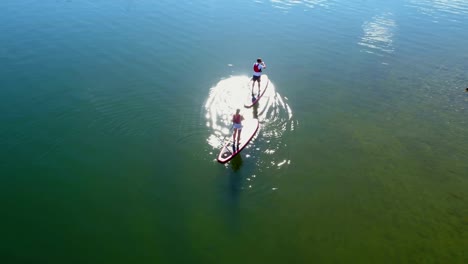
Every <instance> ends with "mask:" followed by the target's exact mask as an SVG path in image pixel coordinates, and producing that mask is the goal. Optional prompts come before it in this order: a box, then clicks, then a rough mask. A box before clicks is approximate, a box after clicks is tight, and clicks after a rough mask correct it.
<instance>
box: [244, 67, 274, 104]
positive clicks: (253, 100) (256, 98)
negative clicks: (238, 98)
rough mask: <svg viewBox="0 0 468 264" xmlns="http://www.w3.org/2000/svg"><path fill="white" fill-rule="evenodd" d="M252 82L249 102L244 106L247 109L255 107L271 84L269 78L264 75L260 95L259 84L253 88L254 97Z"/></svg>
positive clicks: (250, 83)
mask: <svg viewBox="0 0 468 264" xmlns="http://www.w3.org/2000/svg"><path fill="white" fill-rule="evenodd" d="M252 82H253V80H252V81H250V82H249V90H250V92H249V98H248V100H247V102H246V103H245V104H244V106H245V107H247V108H250V107H252V106H254V105H255V104H256V103H258V101H259V100H260V98H261V97H262V96H263V95H264V94H265V91H266V89H267V88H268V84H269V83H270V79H268V76H267V75H266V74H262V77H261V81H260V93H258V84H257V83H255V86H254V88H253V92H254V95H253V96H252V94H251V92H252V90H251V89H252Z"/></svg>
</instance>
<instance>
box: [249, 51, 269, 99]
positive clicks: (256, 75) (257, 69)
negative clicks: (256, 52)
mask: <svg viewBox="0 0 468 264" xmlns="http://www.w3.org/2000/svg"><path fill="white" fill-rule="evenodd" d="M265 68H266V65H265V62H263V61H262V59H261V58H258V59H257V62H256V63H254V65H253V71H254V72H253V77H252V80H253V82H252V96H254V93H253V89H254V86H255V82H257V83H258V94H260V80H261V77H262V69H265Z"/></svg>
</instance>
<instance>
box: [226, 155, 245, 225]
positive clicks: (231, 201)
mask: <svg viewBox="0 0 468 264" xmlns="http://www.w3.org/2000/svg"><path fill="white" fill-rule="evenodd" d="M242 162H243V161H242V156H241V155H240V154H238V155H236V156H235V157H234V158H233V159H232V160H231V161H230V165H231V168H232V171H230V172H229V175H228V182H227V183H226V185H227V186H226V187H227V193H226V194H227V195H226V203H227V207H226V208H227V209H228V215H229V217H228V219H227V221H228V223H229V226H230V227H231V229H232V232H234V233H237V232H238V231H239V228H240V226H239V221H238V220H239V211H240V202H239V199H240V195H241V192H242V179H243V177H242V173H241V171H239V170H240V168H241V167H242Z"/></svg>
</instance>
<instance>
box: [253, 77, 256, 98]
mask: <svg viewBox="0 0 468 264" xmlns="http://www.w3.org/2000/svg"><path fill="white" fill-rule="evenodd" d="M255 82H256V80H253V82H252V96H254V92H253V91H254V86H255Z"/></svg>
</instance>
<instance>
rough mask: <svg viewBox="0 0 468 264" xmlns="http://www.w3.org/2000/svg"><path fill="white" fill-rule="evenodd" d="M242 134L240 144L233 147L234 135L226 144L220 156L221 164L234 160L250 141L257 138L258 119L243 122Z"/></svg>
mask: <svg viewBox="0 0 468 264" xmlns="http://www.w3.org/2000/svg"><path fill="white" fill-rule="evenodd" d="M242 126H243V127H242V132H241V136H240V143H239V144H238V142H236V144H235V145H233V141H232V135H231V136H230V139H229V141H228V142H227V143H226V144H224V146H223V147H222V148H221V151H220V152H219V155H218V161H219V162H220V163H226V162H228V161H230V160H231V159H232V158H234V157H235V156H236V155H237V154H239V152H241V151H242V150H243V149H244V148H245V146H247V144H249V142H250V140H252V138H253V137H254V136H255V134H256V133H257V130H258V119H250V120H244V121H242Z"/></svg>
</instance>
